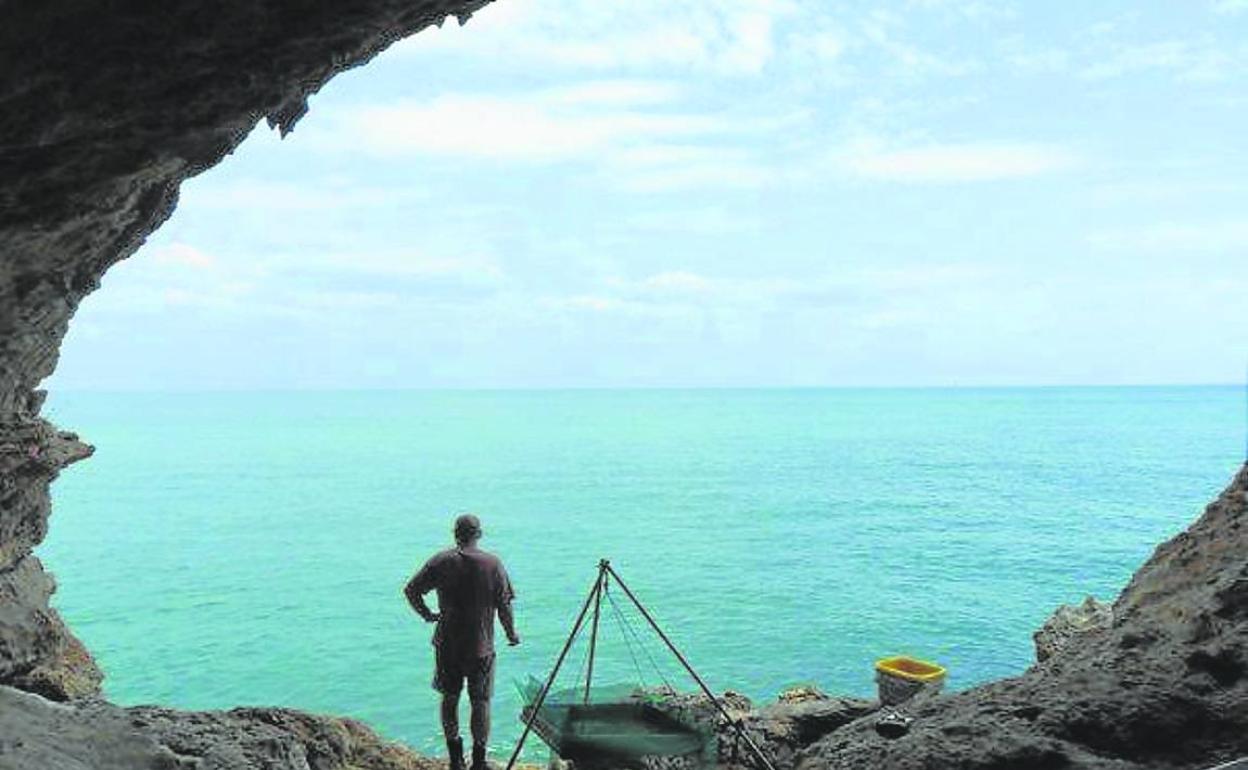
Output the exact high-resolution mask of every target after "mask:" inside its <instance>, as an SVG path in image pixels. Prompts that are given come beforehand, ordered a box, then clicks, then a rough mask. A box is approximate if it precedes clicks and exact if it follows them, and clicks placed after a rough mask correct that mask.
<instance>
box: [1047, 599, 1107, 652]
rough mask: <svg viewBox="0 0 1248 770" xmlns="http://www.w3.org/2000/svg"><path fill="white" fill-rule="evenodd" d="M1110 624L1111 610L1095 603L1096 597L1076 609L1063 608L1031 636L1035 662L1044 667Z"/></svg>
mask: <svg viewBox="0 0 1248 770" xmlns="http://www.w3.org/2000/svg"><path fill="white" fill-rule="evenodd" d="M1113 622H1114V609H1113V607H1111V606H1110V605H1108V604H1102V603H1101V602H1098V601H1097V600H1096V598H1095V597H1092V596H1089V597H1088V598H1086V599H1084V600H1083V604H1080V605H1078V606H1075V607H1072V606H1071V605H1068V604H1063V605H1062V606H1060V607H1058V608H1057V610H1055V611H1054V612H1053V614H1052V615H1051V616H1050V617H1049V619H1048V620H1046V621H1044V625H1043V626H1041V627H1040V630H1039V631H1036V633H1035V634H1034V635H1032V640H1033V641H1034V642H1035V644H1036V662H1037V663H1043V662H1044V661H1046V660H1048V659H1049V658H1051V657H1053V655H1055V654H1056V653H1057V652H1058V651H1059V650H1061V649H1063V648H1065V647H1067V646H1069V645H1070V644H1071V642H1072V641H1075V640H1077V638H1078V637H1080V636H1082V635H1083V634H1088V633H1092V632H1095V631H1100V630H1102V629H1106V628H1109V627H1110V626H1111V625H1112V624H1113Z"/></svg>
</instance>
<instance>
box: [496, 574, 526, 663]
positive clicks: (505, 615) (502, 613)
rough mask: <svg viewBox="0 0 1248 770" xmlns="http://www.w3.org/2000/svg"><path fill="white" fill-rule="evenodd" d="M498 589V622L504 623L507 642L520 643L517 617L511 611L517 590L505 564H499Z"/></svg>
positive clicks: (513, 645)
mask: <svg viewBox="0 0 1248 770" xmlns="http://www.w3.org/2000/svg"><path fill="white" fill-rule="evenodd" d="M498 578H499V580H498V590H497V593H496V594H495V596H494V606H495V607H496V608H497V609H498V622H499V623H502V624H503V631H504V632H506V634H507V643H508V644H510V645H511V646H512V647H515V646H516V645H517V644H520V635H519V634H517V633H516V617H515V615H514V614H512V611H511V600H512V599H514V598H516V592H515V591H514V590H512V587H511V579H510V578H508V577H507V570H505V569H503V565H502V564H501V563H500V564H499V565H498Z"/></svg>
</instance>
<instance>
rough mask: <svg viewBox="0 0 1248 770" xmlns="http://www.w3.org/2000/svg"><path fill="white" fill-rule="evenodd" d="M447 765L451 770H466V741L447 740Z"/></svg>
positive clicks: (460, 739)
mask: <svg viewBox="0 0 1248 770" xmlns="http://www.w3.org/2000/svg"><path fill="white" fill-rule="evenodd" d="M446 752H447V765H448V766H449V767H450V770H464V739H463V738H447V739H446Z"/></svg>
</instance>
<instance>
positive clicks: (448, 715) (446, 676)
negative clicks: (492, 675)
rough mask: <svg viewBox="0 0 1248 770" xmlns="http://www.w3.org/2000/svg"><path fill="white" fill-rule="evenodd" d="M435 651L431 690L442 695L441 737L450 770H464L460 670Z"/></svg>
mask: <svg viewBox="0 0 1248 770" xmlns="http://www.w3.org/2000/svg"><path fill="white" fill-rule="evenodd" d="M451 664H452V661H450V660H447V659H446V658H445V657H444V656H443V655H442V650H441V649H438V650H437V655H436V665H435V668H434V672H433V689H435V690H437V691H438V692H440V693H442V704H441V706H440V708H439V712H440V716H441V717H442V735H443V736H444V737H445V738H446V752H447V756H448V757H449V758H450V770H464V740H463V738H460V737H459V693H460V689H461V688H462V687H463V684H464V674H463V671H462V670H461V669H459V668H458V667H456V666H454V665H451Z"/></svg>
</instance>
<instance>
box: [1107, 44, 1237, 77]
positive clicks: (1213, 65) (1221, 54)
mask: <svg viewBox="0 0 1248 770" xmlns="http://www.w3.org/2000/svg"><path fill="white" fill-rule="evenodd" d="M1246 65H1248V55H1246V54H1245V51H1244V49H1242V48H1239V49H1234V50H1229V49H1223V48H1221V47H1220V46H1219V45H1218V44H1217V43H1214V42H1213V41H1211V40H1203V41H1192V40H1162V41H1157V42H1152V43H1141V44H1129V45H1128V44H1118V45H1115V46H1114V47H1113V48H1112V49H1111V51H1110V53H1109V54H1108V55H1107V56H1102V57H1101V58H1100V59H1099V60H1098V61H1096V62H1095V63H1093V64H1091V65H1090V66H1088V67H1087V68H1085V69H1084V71H1083V76H1084V77H1085V78H1087V79H1089V80H1107V79H1111V78H1117V77H1123V76H1127V75H1134V74H1138V73H1141V72H1168V73H1170V74H1171V75H1173V76H1174V77H1176V78H1178V79H1179V80H1183V81H1198V82H1199V81H1204V82H1211V81H1219V80H1226V79H1227V78H1231V77H1238V76H1239V75H1240V73H1241V72H1243V69H1244V67H1245V66H1246Z"/></svg>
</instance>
